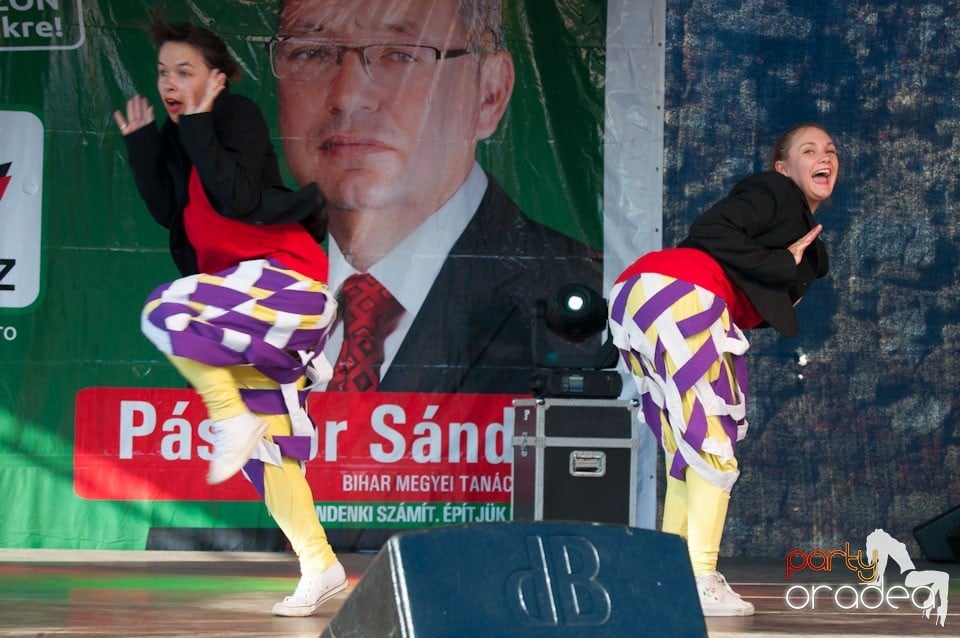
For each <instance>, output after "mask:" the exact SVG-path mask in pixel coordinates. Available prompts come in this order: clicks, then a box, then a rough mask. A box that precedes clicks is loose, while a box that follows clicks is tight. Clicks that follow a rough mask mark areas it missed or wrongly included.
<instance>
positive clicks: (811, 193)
mask: <svg viewBox="0 0 960 638" xmlns="http://www.w3.org/2000/svg"><path fill="white" fill-rule="evenodd" d="M774 167H775V169H776V171H777V172H778V173H780V174H781V175H785V176H787V177H789V178H790V179H792V180H793V181H794V182H795V183H796V184H797V186H799V187H800V190H802V191H803V194H804V196H805V197H806V198H807V204H808V205H809V206H810V210H811V211H814V212H815V211H816V210H817V207H818V206H819V205H820V203H821V202H824V201H826V200H827V199H829V198H830V195H831V194H832V193H833V187H834V186H835V185H836V183H837V174H838V173H839V171H840V162H839V160H838V159H837V147H836V145H835V144H834V143H833V139H832V138H831V137H830V136H829V135H828V134H827V133H826V132H825V131H824V130H823V129H821V128H818V127H816V126H807V127H804V128H800V129H798V130H797V131H796V132H795V133H794V135H793V138H792V139H791V140H790V145H789V147H788V150H787V157H786V159H782V160H777V162H776V163H775V165H774Z"/></svg>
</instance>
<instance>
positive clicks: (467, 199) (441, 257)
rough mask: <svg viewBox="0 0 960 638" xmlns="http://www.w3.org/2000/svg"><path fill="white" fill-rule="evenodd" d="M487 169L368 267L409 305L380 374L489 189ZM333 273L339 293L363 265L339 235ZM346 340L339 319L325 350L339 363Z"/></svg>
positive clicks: (476, 169) (332, 248) (331, 246)
mask: <svg viewBox="0 0 960 638" xmlns="http://www.w3.org/2000/svg"><path fill="white" fill-rule="evenodd" d="M487 181H488V180H487V175H486V173H484V172H483V169H482V168H481V167H480V165H479V164H477V163H476V162H474V165H473V168H472V169H471V171H470V174H469V175H468V176H467V179H466V180H465V181H464V182H463V185H462V186H460V188H459V189H458V190H457V192H455V193H454V194H453V196H452V197H451V198H450V199H448V200H447V202H446V203H445V204H444V205H443V206H441V207H440V208H439V209H437V211H436V212H435V213H433V215H431V216H430V217H429V218H427V219H426V220H425V221H424V222H423V223H422V224H421V225H420V226H419V227H417V228H416V229H415V230H414V231H413V232H411V233H410V234H409V235H407V236H406V237H405V238H404V239H403V240H402V241H401V242H400V243H399V244H397V245H396V246H395V247H394V248H393V250H391V251H390V252H389V253H387V254H386V255H384V256H383V258H381V259H380V261H378V262H377V263H375V264H373V265H372V266H371V267H370V269H369V270H368V271H367V272H368V273H369V274H370V275H372V276H373V277H375V278H376V279H377V281H379V282H380V283H381V284H382V285H383V287H384V288H386V289H387V290H389V291H390V294H392V295H393V296H394V298H395V299H396V300H397V301H399V302H400V305H401V306H403V313H402V314H401V315H400V318H399V320H398V322H397V327H396V329H395V330H394V331H393V332H392V333H390V334H389V335H387V337H386V340H385V341H384V344H383V348H384V361H383V365H381V366H380V378H381V379H382V378H383V376H384V375H385V374H386V372H387V370H388V369H389V368H390V363H391V362H392V361H393V358H394V357H395V356H396V354H397V351H398V350H399V349H400V344H401V343H403V340H404V338H405V337H406V336H407V332H408V331H409V330H410V326H411V325H413V320H414V319H415V318H416V316H417V313H419V312H420V307H421V306H423V302H424V300H425V299H426V297H427V293H428V292H429V291H430V288H431V287H432V286H433V282H434V280H436V278H437V275H438V274H439V273H440V269H441V268H442V267H443V264H444V262H445V261H446V259H447V255H448V254H449V253H450V249H451V248H453V245H454V244H455V243H456V241H457V239H459V238H460V235H461V234H463V231H464V230H465V229H466V227H467V224H469V223H470V220H471V219H473V215H474V213H476V212H477V208H479V206H480V202H481V200H482V199H483V194H484V193H485V192H486V190H487ZM327 250H328V253H329V258H330V276H329V281H328V282H327V284H328V285H329V286H330V290H332V291H334V294H339V293H340V287H341V286H343V282H344V281H346V279H347V277H349V276H350V275H355V274H357V273H358V272H359V271H358V270H356V269H355V268H354V267H353V266H351V265H350V264H349V263H348V262H347V260H346V259H345V258H344V256H343V253H342V252H341V250H340V247H339V246H338V245H337V242H336V240H335V239H334V238H333V236H330V238H329V242H328V248H327ZM342 343H343V322H342V321H340V320H337V322H336V325H335V326H334V329H333V331H332V332H331V333H330V336H329V338H328V339H327V346H326V347H325V348H324V350H323V352H324V354H325V355H326V358H327V360H328V361H330V363H331V364H332V365H336V361H337V357H338V356H339V355H340V346H341V344H342Z"/></svg>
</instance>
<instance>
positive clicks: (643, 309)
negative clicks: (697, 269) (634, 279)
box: [633, 279, 694, 332]
mask: <svg viewBox="0 0 960 638" xmlns="http://www.w3.org/2000/svg"><path fill="white" fill-rule="evenodd" d="M638 281H639V280H638ZM693 289H694V286H693V284H691V283H689V282H686V281H681V280H680V279H675V280H674V281H672V282H670V283H669V284H667V285H666V286H664V287H663V288H662V289H660V291H659V292H657V293H656V294H655V295H653V296H652V297H650V298H649V299H647V300H646V301H644V302H643V304H642V305H641V306H640V308H639V309H638V310H637V312H636V314H635V315H633V321H634V323H636V324H637V327H639V328H640V330H642V331H643V332H646V331H647V329H648V328H649V327H650V326H651V325H652V324H653V322H654V321H656V320H657V318H658V317H659V316H660V315H662V314H663V313H664V312H666V311H667V310H669V309H670V307H671V306H673V304H675V303H677V301H678V300H680V299H682V298H683V297H684V296H685V295H687V294H688V293H690V291H692V290H693Z"/></svg>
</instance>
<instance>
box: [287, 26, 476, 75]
mask: <svg viewBox="0 0 960 638" xmlns="http://www.w3.org/2000/svg"><path fill="white" fill-rule="evenodd" d="M269 46H270V69H271V70H272V71H273V74H274V76H276V77H278V78H280V79H283V80H292V81H294V82H326V81H329V80H331V79H333V77H334V76H335V75H336V73H337V69H339V68H340V65H341V64H342V63H343V58H344V56H345V55H346V54H347V53H351V52H353V53H356V54H357V55H358V56H359V57H360V62H361V63H362V64H363V68H364V70H365V71H366V72H367V75H368V76H369V77H370V79H371V80H373V81H374V82H377V83H382V84H388V85H389V84H393V83H396V82H398V81H400V80H402V79H403V78H406V77H409V76H411V75H421V74H427V73H429V72H430V71H432V70H433V68H434V67H435V66H436V65H437V63H438V62H439V61H440V60H449V59H451V58H458V57H460V56H463V55H469V54H471V53H474V52H475V50H474V49H447V50H445V51H444V50H441V49H438V48H436V47H431V46H426V45H422V44H367V45H364V46H358V47H351V46H346V45H344V44H336V43H334V42H328V41H324V40H311V39H308V38H300V37H296V36H277V37H274V38H273V39H271V40H270V45H269Z"/></svg>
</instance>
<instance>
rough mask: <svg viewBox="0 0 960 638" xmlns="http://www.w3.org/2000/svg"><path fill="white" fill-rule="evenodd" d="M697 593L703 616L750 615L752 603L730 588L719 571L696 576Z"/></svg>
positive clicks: (751, 613)
mask: <svg viewBox="0 0 960 638" xmlns="http://www.w3.org/2000/svg"><path fill="white" fill-rule="evenodd" d="M697 595H698V596H700V608H701V609H703V615H704V616H752V615H753V603H750V602H747V601H746V600H743V599H742V598H740V594H738V593H737V592H735V591H733V590H732V589H730V585H728V584H727V579H726V578H724V577H723V574H721V573H720V572H712V573H710V574H704V575H702V576H697Z"/></svg>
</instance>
